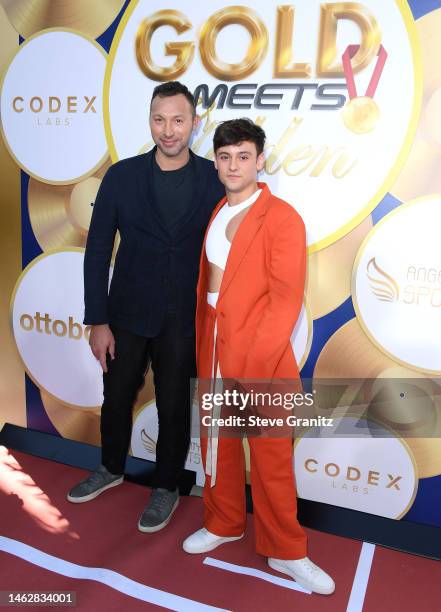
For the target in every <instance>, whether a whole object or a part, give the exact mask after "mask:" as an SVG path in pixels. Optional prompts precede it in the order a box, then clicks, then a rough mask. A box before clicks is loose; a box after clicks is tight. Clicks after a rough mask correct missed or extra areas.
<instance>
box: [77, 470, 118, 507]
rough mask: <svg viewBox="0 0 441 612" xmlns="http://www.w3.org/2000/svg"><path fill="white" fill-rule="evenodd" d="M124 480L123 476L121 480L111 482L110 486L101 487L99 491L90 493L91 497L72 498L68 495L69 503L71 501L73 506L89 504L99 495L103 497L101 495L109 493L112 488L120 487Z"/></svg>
mask: <svg viewBox="0 0 441 612" xmlns="http://www.w3.org/2000/svg"><path fill="white" fill-rule="evenodd" d="M123 480H124V476H121V478H118V479H117V480H114V481H113V482H110V483H109V484H108V485H105V486H104V487H101V489H97V490H96V491H94V492H93V493H89V495H83V497H72V496H71V495H70V494H68V495H67V501H70V502H72V503H73V504H83V503H84V502H88V501H91V500H92V499H95V497H98V495H101V493H104V491H107V489H111V488H112V487H116V486H118V485H120V484H121V483H122V482H123Z"/></svg>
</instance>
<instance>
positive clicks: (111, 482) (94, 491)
mask: <svg viewBox="0 0 441 612" xmlns="http://www.w3.org/2000/svg"><path fill="white" fill-rule="evenodd" d="M123 480H124V474H111V473H110V472H109V471H107V469H106V468H105V467H104V465H99V466H98V467H97V469H96V470H95V471H94V472H92V473H91V474H90V476H88V478H86V479H85V480H82V481H81V482H80V483H78V484H77V485H76V486H75V487H74V488H73V489H71V490H70V491H69V493H68V495H67V499H68V501H70V502H73V503H74V504H81V503H83V502H88V501H90V500H91V499H95V497H98V495H100V493H102V492H103V491H106V490H107V489H110V488H111V487H116V486H117V485H119V484H121V483H122V481H123Z"/></svg>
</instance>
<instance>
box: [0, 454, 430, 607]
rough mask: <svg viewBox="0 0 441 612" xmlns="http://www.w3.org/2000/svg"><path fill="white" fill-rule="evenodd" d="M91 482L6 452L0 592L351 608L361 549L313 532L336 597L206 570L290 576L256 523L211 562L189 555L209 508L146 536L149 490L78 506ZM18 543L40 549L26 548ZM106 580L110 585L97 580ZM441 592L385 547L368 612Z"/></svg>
mask: <svg viewBox="0 0 441 612" xmlns="http://www.w3.org/2000/svg"><path fill="white" fill-rule="evenodd" d="M84 475H85V472H84V471H83V470H79V469H76V468H71V467H68V466H64V465H61V464H57V463H54V462H50V461H46V460H44V459H38V458H35V457H31V456H29V455H25V454H23V453H19V452H15V451H12V452H11V453H9V452H8V451H7V450H6V449H4V448H3V449H1V448H0V531H1V535H2V536H4V537H3V538H0V539H1V541H2V542H3V550H2V551H0V590H3V591H5V590H21V591H23V590H34V591H35V590H39V591H53V590H57V591H60V590H64V591H66V590H70V591H76V593H77V605H76V608H77V609H79V610H94V611H95V610H104V609H105V610H125V611H126V610H140V609H142V610H156V609H164V608H166V609H167V608H168V609H177V610H187V609H188V610H197V609H210V607H211V609H213V608H214V609H216V608H217V609H224V610H234V611H235V612H246V611H250V612H251V611H253V612H254V611H256V612H258V611H264V610H265V611H267V610H274V611H285V610H287V611H288V610H292V609H297V610H302V612H303V611H305V612H307V611H308V610H311V611H314V612H315V611H317V610H320V611H321V610H323V611H324V612H327V611H329V612H331V611H332V612H334V611H335V612H342V611H345V610H347V609H348V602H349V601H350V595H351V590H352V588H353V583H354V577H355V574H356V570H357V564H358V561H359V557H360V551H361V546H362V545H361V543H360V542H356V541H354V540H349V539H346V538H340V537H336V536H332V535H328V534H323V533H319V532H316V531H312V530H308V535H309V542H310V544H309V556H310V557H311V558H312V559H313V560H314V561H315V562H316V563H318V564H319V565H320V566H322V567H323V568H324V569H326V570H327V571H329V573H331V575H332V576H333V578H334V580H335V582H336V584H337V589H336V592H335V594H334V595H332V596H330V597H323V596H319V595H309V594H305V593H301V592H298V591H295V590H292V589H288V588H286V587H284V586H279V585H275V584H271V583H268V582H266V581H264V580H262V579H260V578H256V577H252V576H245V575H239V574H237V573H233V572H230V571H226V570H225V569H219V568H217V567H212V566H209V565H207V564H204V559H205V558H206V557H210V558H211V559H216V560H220V561H225V562H228V563H230V564H236V565H239V566H245V567H248V568H250V567H251V568H254V569H257V570H261V571H263V572H265V573H266V574H268V575H273V576H278V577H280V578H283V576H282V575H280V574H277V573H276V572H272V571H271V570H270V569H269V568H268V566H267V565H266V562H265V559H263V558H262V557H259V556H257V555H256V554H255V552H254V545H253V520H252V516H250V517H249V522H248V530H247V535H246V537H245V538H244V540H242V541H240V542H235V543H232V544H228V545H225V546H223V547H220V548H219V549H217V550H215V551H213V552H211V553H209V554H208V555H195V556H191V555H187V554H186V553H184V552H183V551H182V550H181V542H182V540H183V539H184V538H185V537H186V536H187V535H188V534H190V533H191V532H192V531H194V530H196V529H198V528H199V527H200V526H201V524H202V523H201V521H202V500H200V499H198V498H181V502H180V506H179V508H178V510H177V511H176V514H175V516H174V518H173V521H172V523H171V524H170V525H169V526H168V527H167V528H166V529H164V530H163V531H161V532H159V533H157V534H151V535H149V534H142V533H140V532H139V531H138V530H137V528H136V525H137V521H138V518H139V514H140V513H141V511H142V509H143V507H144V505H145V503H146V501H147V499H148V495H149V492H148V490H147V489H145V488H144V487H141V486H138V485H135V484H131V483H124V484H123V485H121V486H119V487H117V488H115V489H113V490H111V491H109V492H106V493H104V494H103V495H102V496H100V497H98V498H97V499H96V500H94V501H92V502H89V503H87V504H78V505H74V504H70V503H69V502H67V501H66V492H67V491H68V490H69V488H70V487H71V486H73V485H74V484H75V483H76V482H77V481H78V480H80V479H81V478H83V477H84ZM14 541H16V542H18V543H21V544H24V545H28V546H30V547H33V549H37V551H33V550H32V549H28V548H27V547H23V546H22V547H21V548H20V544H16V543H15V542H14ZM12 546H17V547H18V548H19V549H20V550H21V552H20V553H19V554H20V555H21V556H23V555H24V556H25V558H26V559H29V555H39V554H40V553H39V552H38V551H40V552H41V553H47V555H50V556H51V557H47V558H46V557H45V555H40V557H42V558H43V560H44V559H46V561H47V563H49V564H51V568H52V569H51V570H49V569H44V568H42V567H39V566H38V565H36V564H34V563H31V562H30V561H29V560H24V559H23V558H20V557H19V556H16V555H14V554H12V551H11V548H10V547H12ZM5 547H6V550H5ZM23 551H25V552H23ZM365 552H366V551H365ZM367 552H368V551H367ZM57 559H58V560H64V561H65V562H70V564H76V565H72V566H71V565H69V564H68V565H67V566H66V567H67V570H66V571H67V574H68V575H71V574H70V572H72V571H74V572H80V573H81V572H83V574H86V572H87V568H101V569H104V570H111V571H113V572H117V573H118V574H119V575H120V576H118V575H115V574H109V572H108V571H104V572H101V573H100V571H99V570H98V569H95V570H91V571H92V574H91V573H90V572H89V573H88V574H86V576H89V579H81V578H78V577H77V578H72V577H68V576H65V575H62V574H60V573H57V571H54V567H53V565H54V564H55V565H56V564H57V563H58V564H59V565H60V567H64V566H65V565H66V564H64V565H63V564H62V563H60V562H59V561H57ZM46 561H45V562H46ZM45 562H44V563H45ZM44 563H43V565H44ZM57 567H58V566H57ZM83 568H86V569H83ZM62 571H64V570H62ZM75 575H77V574H75ZM367 575H368V574H367ZM97 576H98V577H99V579H100V580H103V581H104V582H106V581H107V583H106V584H102V583H101V582H97ZM90 577H93V578H94V579H90ZM127 579H129V580H127ZM130 581H134V582H130ZM136 583H138V584H136ZM121 584H122V585H123V587H122V591H124V590H125V588H126V586H127V585H128V586H129V591H130V593H131V595H127V594H125V593H124V592H121V590H120V589H121ZM356 584H358V581H356ZM440 584H441V564H440V563H438V562H435V561H431V560H428V559H422V558H419V557H415V556H412V555H405V554H401V553H397V552H394V551H390V550H387V549H382V548H381V547H376V548H375V552H374V557H373V563H372V570H371V574H370V578H369V582H368V586H367V591H366V596H365V600H364V607H363V610H364V611H365V612H366V611H367V612H382V611H384V612H386V611H387V612H395V611H397V612H398V611H400V612H406V611H407V610H409V611H410V610H412V611H414V610H415V608H419V609H420V610H421V611H424V612H430V611H432V610H433V611H434V612H435V610H439V609H440V603H439V594H440ZM124 585H125V586H124ZM152 589H153V590H152ZM154 589H156V590H158V591H155V590H154ZM362 591H363V589H362ZM167 594H171V596H172V597H171V599H167ZM355 595H356V593H354V594H353V597H352V599H351V607H350V610H351V612H356V611H357V610H361V607H360V606H361V605H362V603H360V601H361V602H362V601H363V595H364V593H363V592H362V596H361V600H360V598H358V603H357V598H356V596H355ZM175 596H177V597H179V598H182V599H176V597H175ZM161 598H165V599H161ZM146 599H147V600H148V601H146ZM152 602H156V603H158V602H159V603H161V605H155V603H152Z"/></svg>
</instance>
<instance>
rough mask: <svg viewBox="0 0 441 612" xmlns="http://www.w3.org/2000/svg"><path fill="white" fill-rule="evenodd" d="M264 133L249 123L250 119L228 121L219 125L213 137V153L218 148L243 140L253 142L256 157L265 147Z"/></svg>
mask: <svg viewBox="0 0 441 612" xmlns="http://www.w3.org/2000/svg"><path fill="white" fill-rule="evenodd" d="M265 138H266V136H265V132H264V131H263V129H262V128H261V127H260V125H256V124H255V123H253V121H251V119H247V118H243V119H230V120H229V121H223V122H222V123H220V124H219V125H218V126H217V128H216V131H215V132H214V137H213V146H214V152H215V153H216V151H217V150H218V149H219V148H220V147H226V146H228V145H236V144H239V143H241V142H244V141H245V140H248V141H250V142H254V144H255V145H256V149H257V155H260V154H261V153H262V151H263V147H264V146H265Z"/></svg>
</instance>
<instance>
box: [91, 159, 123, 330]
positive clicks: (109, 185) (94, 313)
mask: <svg viewBox="0 0 441 612" xmlns="http://www.w3.org/2000/svg"><path fill="white" fill-rule="evenodd" d="M115 189H116V185H115V179H114V166H111V167H110V168H109V169H108V171H107V172H106V174H105V175H104V178H103V180H102V182H101V186H100V188H99V191H98V194H97V197H96V200H95V204H94V207H93V213H92V220H91V222H90V228H89V233H88V236H87V244H86V253H85V256H84V305H85V314H84V324H85V325H100V324H103V323H108V321H109V319H108V312H107V302H108V287H109V268H110V260H111V257H112V251H113V245H114V240H115V235H116V230H117V209H116V201H115Z"/></svg>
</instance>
